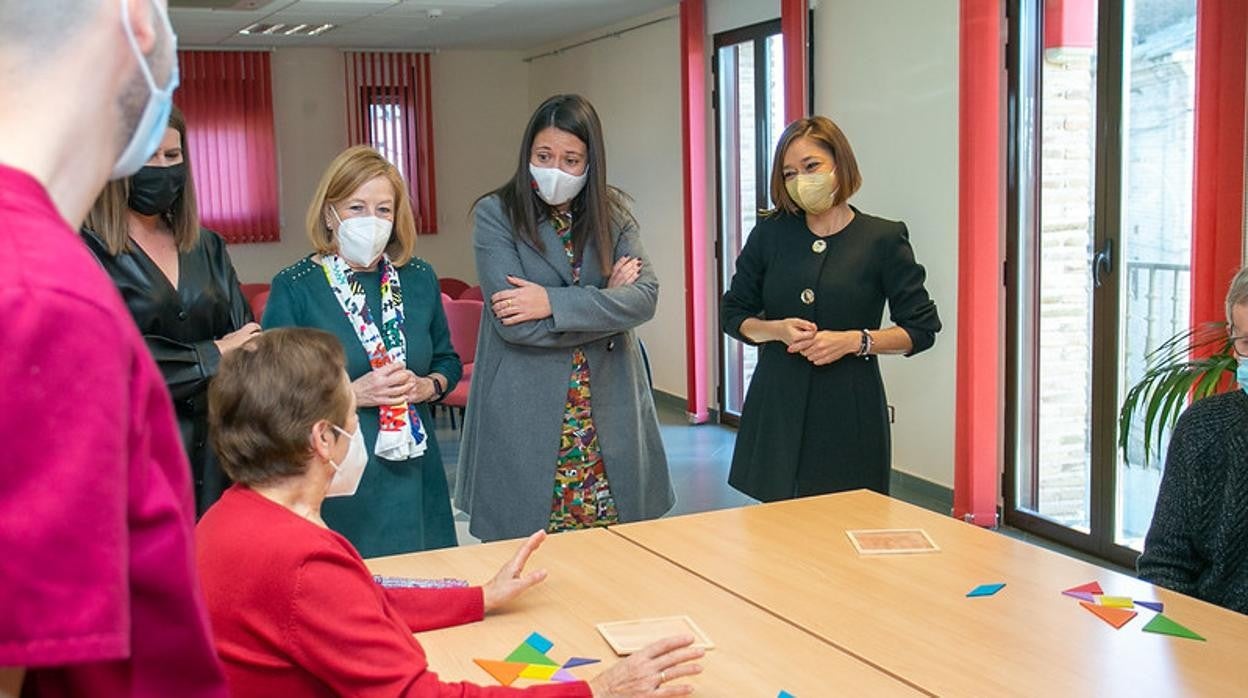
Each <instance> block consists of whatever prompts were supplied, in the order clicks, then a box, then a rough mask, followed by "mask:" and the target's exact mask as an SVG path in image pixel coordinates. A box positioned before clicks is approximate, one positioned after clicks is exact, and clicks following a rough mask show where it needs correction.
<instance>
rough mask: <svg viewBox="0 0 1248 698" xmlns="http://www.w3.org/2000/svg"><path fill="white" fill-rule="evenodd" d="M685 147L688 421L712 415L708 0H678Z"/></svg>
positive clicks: (681, 102) (699, 420) (682, 139)
mask: <svg viewBox="0 0 1248 698" xmlns="http://www.w3.org/2000/svg"><path fill="white" fill-rule="evenodd" d="M680 62H681V66H680V67H681V70H680V87H681V92H680V107H681V116H682V122H683V125H684V128H683V129H682V134H681V135H682V138H681V151H682V155H683V161H684V162H683V170H684V186H685V197H684V198H685V202H684V203H685V343H686V345H685V353H686V371H687V379H686V383H687V384H686V390H688V394H689V397H688V406H687V407H686V410H687V412H688V414H689V421H690V422H692V423H694V424H702V423H704V422H706V421H707V420H708V419H709V418H710V409H709V405H708V404H707V403H708V400H709V398H708V394H709V393H710V389H709V384H708V381H709V379H710V376H709V375H708V369H707V365H706V364H707V356H708V351H709V350H708V348H707V334H708V333H709V331H710V329H709V322H708V319H707V312H708V310H709V307H710V303H711V302H712V301H711V299H708V298H707V293H706V283H707V279H706V270H707V267H708V265H709V261H708V260H707V246H708V244H709V242H708V238H707V234H706V190H707V186H708V182H707V178H706V100H707V94H706V76H707V72H708V70H709V66H708V65H707V61H706V7H705V1H704V0H680Z"/></svg>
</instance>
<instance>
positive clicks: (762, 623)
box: [368, 529, 924, 698]
mask: <svg viewBox="0 0 1248 698" xmlns="http://www.w3.org/2000/svg"><path fill="white" fill-rule="evenodd" d="M518 545H519V544H518V543H517V542H503V543H492V544H486V545H480V546H472V547H466V548H453V549H449V550H440V551H433V552H427V553H416V554H411V555H398V556H392V557H387V558H376V559H373V560H369V561H368V566H369V567H370V568H371V569H372V570H373V571H374V572H375V573H377V574H386V575H402V576H409V577H444V576H451V577H459V578H463V579H469V580H472V581H473V582H474V583H481V582H483V581H485V580H487V579H489V578H490V577H492V576H493V575H494V573H495V572H497V570H498V568H499V567H500V566H501V565H502V564H503V563H504V562H505V561H506V560H508V559H509V558H510V557H511V555H512V554H513V553H514V552H515V550H516V548H517V546H518ZM529 567H530V569H539V568H545V569H547V570H549V572H550V577H549V578H548V579H547V580H546V581H545V582H544V583H542V584H541V585H539V586H537V587H535V588H533V589H531V590H529V592H527V593H526V594H524V595H523V596H522V597H520V598H519V599H517V600H516V601H515V602H514V603H513V604H511V605H510V606H509V607H508V608H507V609H505V610H504V611H502V612H500V613H498V614H496V615H495V614H492V615H490V616H489V617H488V618H487V619H486V620H485V622H483V623H475V624H472V625H467V626H460V627H456V628H447V629H444V630H438V631H434V632H425V633H419V634H418V636H417V637H418V638H419V639H420V642H421V644H422V645H423V646H424V648H425V651H426V652H427V653H428V655H429V663H430V666H431V667H432V668H433V669H434V670H435V671H437V672H438V674H439V675H440V676H442V677H443V678H444V679H446V680H469V681H473V682H476V683H479V684H484V685H496V682H495V681H494V680H493V679H492V678H491V677H490V676H489V675H488V674H486V673H485V672H484V671H483V670H482V669H481V668H480V667H478V666H477V665H476V664H474V663H473V661H472V660H473V659H474V658H478V657H479V658H483V659H503V658H504V657H506V656H507V655H508V654H509V653H510V652H511V650H513V649H515V647H516V645H517V644H519V643H520V642H521V641H523V640H524V639H525V638H526V637H528V635H529V633H530V632H533V631H538V632H540V633H541V634H543V635H545V636H546V637H547V638H548V639H550V640H551V641H552V642H553V643H554V647H553V648H552V649H551V650H550V653H549V654H550V656H551V657H552V658H553V659H555V660H556V661H563V660H566V659H567V658H568V657H571V656H582V657H596V658H600V659H602V660H603V663H602V664H595V665H590V666H584V667H579V668H576V669H573V670H572V673H574V674H575V675H577V676H578V677H581V678H585V679H588V678H591V677H593V676H594V675H595V674H597V673H598V672H600V671H601V670H602V669H603V668H604V667H605V666H607V665H609V664H610V663H611V662H613V661H615V656H614V654H613V653H612V652H611V649H610V647H609V646H608V645H607V643H606V642H605V641H604V640H603V639H602V637H601V636H600V635H599V634H598V632H597V630H596V629H595V628H594V625H595V624H596V623H600V622H604V621H612V620H628V619H635V618H647V617H659V616H671V615H688V616H690V617H692V618H693V619H694V621H695V622H696V623H697V624H698V625H699V626H701V628H702V629H703V630H704V631H705V632H706V634H707V635H708V636H710V638H711V640H712V641H713V642H714V643H715V645H716V646H715V649H713V650H711V651H710V652H708V653H707V656H706V658H705V659H704V660H702V664H703V666H704V667H705V669H706V671H705V673H703V674H702V675H701V676H699V677H696V678H694V679H690V680H688V681H689V682H690V683H693V684H694V685H695V686H696V687H697V695H698V696H723V697H725V698H727V697H729V696H731V697H732V698H740V697H741V696H759V697H763V698H773V697H774V696H775V695H776V694H777V693H779V691H780V690H781V689H784V690H787V691H789V692H791V693H793V694H795V695H796V696H798V697H799V698H814V697H816V696H828V695H854V696H894V695H897V696H916V695H924V692H922V691H919V690H916V689H915V688H913V687H912V686H910V685H907V683H906V682H904V681H902V680H899V679H897V678H895V677H892V676H889V675H888V674H887V673H885V672H882V671H879V670H878V669H876V668H874V667H871V666H869V665H868V664H865V663H863V662H861V661H859V660H857V659H856V658H854V657H852V656H850V655H849V654H846V653H845V652H844V651H843V650H841V649H839V648H837V647H835V646H833V645H831V644H829V643H827V642H825V641H823V640H822V639H820V638H818V637H814V636H812V635H811V634H810V633H809V632H807V631H805V630H803V629H802V628H800V627H796V626H795V625H794V624H792V623H791V622H788V621H786V620H784V619H781V618H777V617H775V616H774V615H772V614H770V613H768V612H765V611H763V610H760V609H759V608H758V607H756V606H754V605H752V604H751V603H748V602H747V601H744V600H742V599H740V598H737V597H736V596H734V595H733V594H731V593H729V592H727V591H725V590H723V589H720V588H718V587H716V586H715V585H713V584H711V583H709V582H707V581H705V580H702V579H699V578H698V577H696V576H695V575H693V574H690V573H689V572H687V571H685V570H683V569H681V568H680V567H678V566H676V565H673V564H671V563H670V562H667V561H665V560H663V559H662V558H660V557H658V556H656V555H654V554H652V553H650V552H647V551H646V550H644V549H642V548H641V547H639V546H637V545H635V544H633V543H630V542H628V541H627V540H625V539H624V538H622V537H620V536H616V535H613V534H611V533H609V532H607V531H605V530H601V529H599V530H591V531H581V532H576V533H563V534H559V535H556V536H551V537H550V538H549V539H548V540H547V541H546V543H545V544H544V545H543V546H542V548H541V549H540V550H539V551H538V552H537V553H536V554H535V555H534V556H533V558H532V559H531V560H530V562H529ZM524 684H525V682H524V681H518V682H517V683H516V684H513V685H517V686H519V685H524Z"/></svg>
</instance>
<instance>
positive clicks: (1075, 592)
mask: <svg viewBox="0 0 1248 698" xmlns="http://www.w3.org/2000/svg"><path fill="white" fill-rule="evenodd" d="M1062 593H1063V594H1065V595H1067V596H1074V597H1075V598H1077V599H1083V600H1084V601H1091V600H1092V599H1088V598H1084V596H1083V595H1084V594H1097V595H1099V594H1104V593H1105V592H1104V591H1103V590H1102V589H1101V585H1100V583H1099V582H1088V583H1087V584H1080V585H1079V586H1077V587H1071V588H1069V589H1067V590H1066V591H1063V592H1062Z"/></svg>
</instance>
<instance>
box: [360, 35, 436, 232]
mask: <svg viewBox="0 0 1248 698" xmlns="http://www.w3.org/2000/svg"><path fill="white" fill-rule="evenodd" d="M345 60H346V77H347V94H346V97H347V140H348V142H350V143H352V144H357V145H358V144H363V145H369V146H372V147H374V148H376V149H377V150H378V151H379V152H380V153H381V154H382V155H384V156H385V157H386V159H388V160H389V161H390V162H392V163H394V165H395V166H396V167H398V168H399V171H400V172H402V173H403V177H404V178H405V179H406V180H407V185H408V188H409V190H410V192H411V198H412V213H413V214H414V215H415V216H416V232H418V233H421V234H433V233H436V232H438V210H437V190H436V188H435V185H434V165H433V106H432V98H431V90H430V81H429V56H428V54H424V53H398V52H371V51H369V52H362V51H348V52H346V54H345Z"/></svg>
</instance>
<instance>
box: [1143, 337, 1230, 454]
mask: <svg viewBox="0 0 1248 698" xmlns="http://www.w3.org/2000/svg"><path fill="white" fill-rule="evenodd" d="M1200 354H1208V356H1200V357H1199V358H1192V357H1193V355H1200ZM1236 364H1237V361H1236V358H1235V357H1234V356H1233V355H1232V354H1231V352H1230V342H1229V341H1228V339H1227V336H1226V326H1225V325H1223V324H1222V323H1216V322H1211V323H1206V324H1204V325H1199V326H1197V327H1193V328H1191V329H1189V330H1184V331H1183V332H1180V333H1178V334H1176V335H1174V336H1173V337H1171V338H1169V339H1167V340H1166V341H1165V342H1162V344H1161V345H1160V346H1159V347H1157V348H1156V349H1154V350H1153V351H1151V352H1149V354H1148V356H1147V357H1146V366H1147V368H1146V370H1145V372H1144V375H1143V376H1142V377H1141V378H1140V381H1139V382H1138V383H1136V384H1135V385H1133V386H1131V389H1130V390H1128V391H1127V395H1126V398H1125V399H1123V402H1122V407H1121V409H1120V410H1119V412H1118V448H1119V449H1120V450H1121V451H1122V453H1123V455H1124V457H1125V456H1126V453H1127V447H1128V445H1129V444H1130V438H1131V430H1132V428H1133V427H1134V426H1135V418H1136V415H1137V414H1140V413H1141V412H1142V413H1143V425H1142V426H1143V429H1144V434H1143V442H1144V464H1145V465H1148V463H1149V461H1150V460H1151V459H1152V457H1153V455H1154V450H1155V445H1159V444H1160V441H1161V437H1162V434H1163V433H1165V431H1166V430H1167V429H1169V428H1171V427H1173V426H1174V423H1175V422H1176V421H1178V418H1179V414H1181V413H1182V412H1183V407H1184V406H1185V405H1186V403H1187V400H1188V398H1189V397H1190V398H1191V399H1193V400H1199V399H1201V398H1204V397H1208V396H1209V395H1213V394H1214V393H1216V392H1218V390H1219V388H1220V386H1221V385H1222V378H1223V377H1224V376H1226V375H1227V374H1228V373H1229V374H1230V375H1232V376H1234V375H1235V368H1236Z"/></svg>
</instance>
